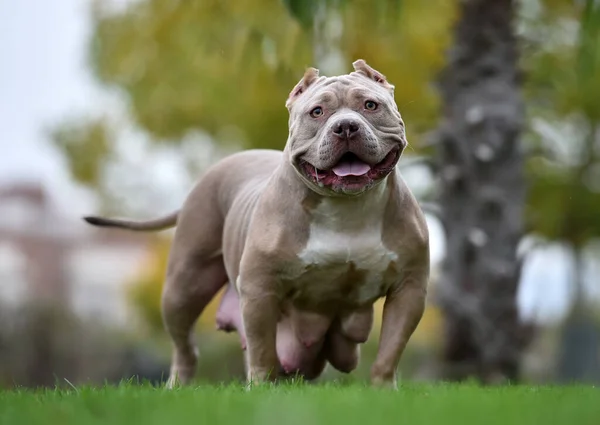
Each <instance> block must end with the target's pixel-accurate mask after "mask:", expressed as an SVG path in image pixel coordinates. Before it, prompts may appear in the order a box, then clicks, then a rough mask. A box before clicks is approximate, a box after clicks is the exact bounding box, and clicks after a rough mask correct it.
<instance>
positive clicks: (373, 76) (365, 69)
mask: <svg viewBox="0 0 600 425" xmlns="http://www.w3.org/2000/svg"><path fill="white" fill-rule="evenodd" d="M352 66H353V67H354V70H355V71H356V72H358V73H359V74H361V75H364V76H365V77H367V78H368V79H370V80H373V81H375V82H376V83H377V84H381V85H382V86H383V87H385V88H386V89H388V90H389V91H390V92H392V94H394V85H392V84H390V83H388V80H387V78H385V75H383V74H382V73H381V72H379V71H377V70H376V69H373V68H371V67H370V66H369V65H367V63H366V62H365V61H364V60H363V59H358V60H356V61H354V62H353V63H352Z"/></svg>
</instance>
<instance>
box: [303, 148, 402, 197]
mask: <svg viewBox="0 0 600 425" xmlns="http://www.w3.org/2000/svg"><path fill="white" fill-rule="evenodd" d="M399 157H400V149H392V150H391V151H390V152H389V153H388V154H387V155H386V156H385V158H383V160H382V161H381V162H379V163H377V164H375V165H373V166H371V165H369V164H367V163H366V162H364V161H362V160H361V159H360V158H359V157H358V156H356V155H355V154H353V153H352V152H347V153H345V154H344V155H342V157H341V158H340V159H339V161H338V162H337V163H336V164H335V165H334V166H333V167H331V169H329V170H321V169H318V168H316V167H315V166H313V165H312V164H310V163H309V162H307V161H301V167H302V170H303V171H304V173H305V174H306V176H307V177H309V178H310V179H311V180H313V181H314V182H315V183H317V184H318V185H319V186H330V187H333V188H334V189H342V190H344V189H359V188H362V187H365V186H368V185H369V184H372V183H374V182H375V181H377V180H379V179H381V178H383V177H385V176H387V175H388V174H389V173H390V172H391V171H392V170H393V169H394V167H395V166H396V163H397V162H398V159H399Z"/></svg>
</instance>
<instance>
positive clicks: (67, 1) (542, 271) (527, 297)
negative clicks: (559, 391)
mask: <svg viewBox="0 0 600 425" xmlns="http://www.w3.org/2000/svg"><path fill="white" fill-rule="evenodd" d="M114 2H115V1H114V0H113V3H114ZM116 3H125V1H124V0H122V1H120V2H118V1H117V2H116ZM87 7H88V2H87V1H85V0H60V1H48V0H18V1H17V0H0V60H1V63H2V65H1V66H0V152H2V155H0V185H5V184H7V183H11V182H22V181H30V182H41V183H42V184H43V185H44V187H45V188H46V189H47V190H48V191H49V192H50V195H51V197H52V199H53V200H54V203H55V205H56V206H57V207H58V208H59V209H61V210H63V211H65V213H67V214H70V215H72V216H73V217H78V216H81V215H84V214H88V213H89V212H90V211H92V210H94V209H95V208H96V206H97V203H96V202H95V198H94V196H93V194H92V193H91V192H89V191H88V190H86V189H84V188H82V187H80V186H79V185H77V184H76V183H75V182H74V181H73V180H72V178H71V177H70V175H69V172H68V169H67V167H66V163H65V161H64V159H63V157H62V156H61V154H60V152H58V151H57V150H56V149H55V148H53V147H52V145H51V144H50V143H49V140H48V137H47V131H48V128H49V126H50V125H52V124H54V123H57V122H60V120H61V119H63V118H65V117H70V116H76V115H79V114H81V113H90V114H95V113H98V112H102V111H107V110H115V109H116V110H119V108H121V109H122V107H123V105H122V104H119V102H120V101H119V99H116V98H115V97H114V96H113V95H109V94H108V93H107V92H106V91H104V90H102V89H101V88H100V87H99V86H98V85H97V84H96V83H95V81H94V80H93V77H92V76H91V74H90V72H89V70H88V68H87V65H86V59H87V58H86V49H87V40H88V36H89V34H90V30H91V25H90V21H89V19H88V16H87ZM142 145H143V142H142V143H141V144H140V135H139V134H137V135H136V137H132V138H131V141H130V142H128V143H126V144H125V149H124V151H125V152H127V151H128V150H129V160H128V161H129V162H127V161H126V164H129V165H130V166H131V169H132V170H133V172H132V174H139V175H140V179H141V181H142V182H145V183H146V185H147V186H152V187H154V188H158V191H157V192H155V193H154V196H153V198H152V199H154V200H156V199H159V198H160V197H161V196H162V197H165V198H167V197H169V198H168V200H166V201H165V203H163V205H165V204H166V205H175V204H176V203H178V202H181V200H182V199H183V196H184V193H185V191H187V188H185V187H184V186H185V185H183V184H182V182H183V180H182V179H183V177H182V176H181V175H180V174H181V173H178V162H177V160H176V159H173V158H172V157H169V155H166V154H165V155H162V156H161V158H156V157H155V158H154V160H155V161H154V163H153V164H154V166H153V167H150V168H149V167H143V163H144V159H143V158H142V159H140V158H141V157H139V158H138V159H136V158H137V157H136V155H137V154H136V152H137V153H139V152H141V151H143V149H141V148H140V147H141V146H142ZM142 147H143V146H142ZM125 156H127V154H126V155H125ZM138 156H139V155H138ZM155 156H156V155H155ZM122 172H127V170H125V171H122ZM407 180H408V181H409V184H410V179H407ZM416 180H418V178H416V179H415V181H416ZM142 184H143V183H140V181H138V183H137V185H138V187H140V186H141V185H142ZM173 187H178V190H175V191H173V190H172V188H173ZM431 223H433V224H432V226H431V239H432V242H431V243H432V256H433V257H434V258H440V257H441V255H443V251H444V250H443V239H442V234H441V229H440V228H439V226H436V223H434V222H431ZM568 255H569V254H568V252H567V251H566V250H565V248H564V247H561V246H558V245H552V246H549V247H546V248H544V250H541V251H538V252H537V253H536V254H535V255H533V256H532V257H531V258H530V259H529V260H528V261H527V262H526V264H525V269H524V272H523V281H522V284H521V289H520V292H519V304H520V307H521V311H522V313H523V315H524V316H525V317H538V318H542V319H544V320H547V319H548V318H552V317H560V315H564V313H565V312H566V310H567V306H568V301H569V289H568V285H567V282H568V280H569V276H570V273H571V269H570V268H569V261H568V258H569V257H568ZM590 270H591V272H590V273H591V275H589V279H591V280H595V278H594V276H595V274H594V273H595V272H596V271H599V270H600V269H593V270H592V269H590ZM557 315H558V316H557ZM548 320H549V319H548Z"/></svg>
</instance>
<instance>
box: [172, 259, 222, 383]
mask: <svg viewBox="0 0 600 425" xmlns="http://www.w3.org/2000/svg"><path fill="white" fill-rule="evenodd" d="M226 282H227V278H226V276H225V267H224V266H223V259H222V257H220V256H219V257H217V258H214V259H212V260H209V261H206V262H202V263H200V264H189V265H188V267H183V266H182V267H181V268H177V270H176V271H174V272H172V273H170V276H169V277H168V278H167V282H166V284H165V291H164V293H163V297H162V312H163V321H164V323H165V327H166V329H167V332H168V333H169V335H170V336H171V339H172V340H173V345H174V349H173V358H172V363H171V372H170V376H169V381H168V386H169V387H170V388H172V387H173V386H174V385H175V384H176V383H177V382H178V381H179V382H180V383H182V384H187V383H189V381H190V380H191V379H192V378H193V377H194V374H195V372H196V364H197V359H198V353H197V348H196V347H195V345H194V342H193V339H192V330H193V327H194V324H195V323H196V320H197V319H198V317H199V316H200V314H202V311H203V310H204V308H205V307H206V306H207V305H208V303H210V301H211V300H212V299H213V298H214V297H215V295H216V294H217V293H218V292H219V290H220V289H221V288H222V287H223V286H224V285H225V283H226Z"/></svg>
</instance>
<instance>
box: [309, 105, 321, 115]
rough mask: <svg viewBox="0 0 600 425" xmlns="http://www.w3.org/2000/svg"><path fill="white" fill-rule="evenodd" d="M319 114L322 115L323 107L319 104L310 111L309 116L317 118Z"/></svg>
mask: <svg viewBox="0 0 600 425" xmlns="http://www.w3.org/2000/svg"><path fill="white" fill-rule="evenodd" d="M321 115H323V108H321V107H320V106H317V107H316V108H315V109H313V110H312V111H310V116H311V117H313V118H319V117H320V116H321Z"/></svg>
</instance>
